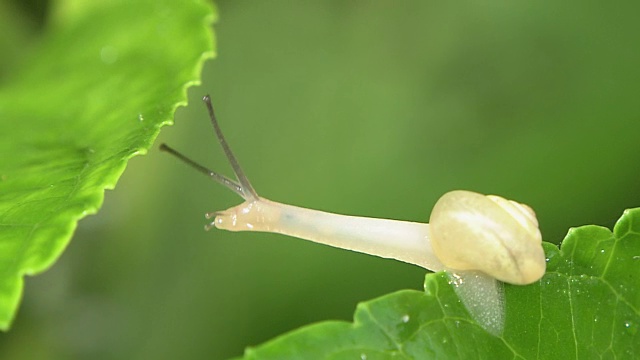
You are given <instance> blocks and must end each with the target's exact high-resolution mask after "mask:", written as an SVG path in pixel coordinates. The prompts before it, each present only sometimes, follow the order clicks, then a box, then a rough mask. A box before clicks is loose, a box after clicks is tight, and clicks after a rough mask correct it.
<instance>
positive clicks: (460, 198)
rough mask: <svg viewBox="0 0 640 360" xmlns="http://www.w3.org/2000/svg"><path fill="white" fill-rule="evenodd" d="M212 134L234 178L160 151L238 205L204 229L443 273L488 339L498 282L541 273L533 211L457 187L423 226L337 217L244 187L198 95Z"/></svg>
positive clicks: (523, 280) (499, 309) (499, 311)
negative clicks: (275, 237) (285, 239)
mask: <svg viewBox="0 0 640 360" xmlns="http://www.w3.org/2000/svg"><path fill="white" fill-rule="evenodd" d="M203 100H204V102H205V104H206V105H207V108H208V110H209V115H210V118H211V122H212V124H213V127H214V130H215V132H216V136H217V138H218V141H219V142H220V145H221V146H222V148H223V150H224V152H225V154H226V156H227V159H228V160H229V162H230V164H231V166H232V168H233V170H234V172H235V174H236V178H237V181H234V180H232V179H229V178H227V177H225V176H224V175H221V174H218V173H216V172H214V171H211V170H209V169H207V168H205V167H204V166H202V165H200V164H197V163H195V162H194V161H193V160H191V159H189V158H187V157H186V156H184V155H182V154H180V153H179V152H177V151H176V150H174V149H172V148H170V147H168V146H167V145H165V144H162V145H161V146H160V148H161V150H164V151H167V152H169V153H171V154H173V155H175V156H177V157H178V158H180V159H181V160H183V161H185V162H186V163H188V164H189V165H191V166H193V167H194V168H196V169H197V170H198V171H200V172H202V173H204V174H206V175H208V176H210V177H211V178H213V179H214V180H216V181H217V182H219V183H221V184H222V185H224V186H226V187H228V188H229V189H231V190H232V191H234V192H235V193H236V194H238V195H239V196H241V197H242V198H243V199H244V200H245V201H244V202H243V203H241V204H239V205H237V206H234V207H231V208H229V209H226V210H223V211H216V212H211V213H207V214H206V216H207V218H208V219H212V221H211V222H210V223H209V224H208V225H207V226H205V228H206V229H207V230H209V229H210V228H212V227H216V228H219V229H224V230H230V231H262V232H273V233H280V234H285V235H289V236H294V237H297V238H301V239H305V240H310V241H314V242H317V243H322V244H326V245H330V246H334V247H339V248H343V249H348V250H353V251H358V252H362V253H366V254H370V255H376V256H380V257H384V258H392V259H396V260H400V261H403V262H407V263H411V264H415V265H418V266H420V267H423V268H425V269H427V270H430V271H434V272H437V271H443V270H445V271H447V272H448V273H449V274H450V277H451V279H452V281H451V284H453V285H454V286H455V288H456V292H457V294H458V295H459V297H460V298H461V300H462V301H463V303H464V304H465V306H466V307H467V309H468V310H469V312H470V314H471V315H472V316H473V318H474V319H476V321H477V322H478V323H479V324H480V325H481V326H482V327H483V328H485V329H486V330H487V331H489V332H490V333H492V334H494V335H498V334H499V333H501V332H502V327H503V323H504V305H503V301H502V296H503V295H502V290H501V285H500V283H498V281H497V280H500V281H503V282H507V283H510V284H514V285H526V284H530V283H533V282H536V281H538V280H539V279H540V278H541V277H542V276H543V275H544V272H545V256H544V252H543V250H542V237H541V235H540V231H539V229H538V222H537V220H536V217H535V213H534V212H533V210H532V209H531V208H530V207H528V206H527V205H524V204H520V203H517V202H514V201H511V200H506V199H504V198H502V197H499V196H495V195H488V196H485V195H482V194H479V193H475V192H471V191H463V190H455V191H451V192H448V193H446V194H444V195H443V196H442V197H441V198H440V199H439V200H438V201H437V202H436V204H435V206H434V208H433V210H432V213H431V217H430V224H425V223H417V222H409V221H399V220H390V219H375V218H368V217H358V216H348V215H339V214H334V213H329V212H324V211H318V210H312V209H306V208H302V207H297V206H292V205H287V204H282V203H278V202H275V201H271V200H268V199H265V198H263V197H260V196H259V195H258V194H257V193H256V191H255V190H254V189H253V187H252V186H251V184H250V182H249V180H248V178H247V177H246V176H245V175H244V172H243V171H242V169H241V168H240V165H239V164H238V161H237V160H236V158H235V156H234V154H233V152H232V151H231V149H230V147H229V145H228V144H227V142H226V140H225V138H224V136H223V134H222V131H221V130H220V126H219V125H218V122H217V121H216V118H215V115H214V112H213V106H212V105H211V100H210V98H209V96H208V95H207V96H205V97H204V99H203Z"/></svg>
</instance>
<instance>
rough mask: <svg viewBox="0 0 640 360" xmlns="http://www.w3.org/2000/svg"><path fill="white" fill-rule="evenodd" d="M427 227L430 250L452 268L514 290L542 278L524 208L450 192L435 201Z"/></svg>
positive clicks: (534, 226) (530, 218) (532, 220)
mask: <svg viewBox="0 0 640 360" xmlns="http://www.w3.org/2000/svg"><path fill="white" fill-rule="evenodd" d="M430 226H431V227H430V229H429V231H430V237H431V246H432V248H433V251H434V253H435V254H436V256H437V257H438V259H439V260H440V261H441V262H442V263H443V264H444V265H445V266H446V267H448V268H450V269H454V270H462V271H465V270H475V271H482V272H484V273H486V274H488V275H490V276H493V277H494V278H496V279H498V280H501V281H504V282H507V283H510V284H516V285H526V284H530V283H532V282H535V281H537V280H539V279H540V278H541V277H542V276H543V275H544V272H545V268H546V263H545V255H544V251H543V249H542V246H541V243H542V235H541V234H540V230H539V229H538V221H537V220H536V216H535V213H534V212H533V210H532V209H531V208H530V207H528V206H527V205H524V204H520V203H517V202H515V201H511V200H507V199H504V198H502V197H499V196H495V195H486V196H485V195H482V194H478V193H475V192H471V191H463V190H456V191H451V192H448V193H446V194H444V195H443V196H442V197H441V198H440V199H439V200H438V202H436V205H435V206H434V208H433V211H432V213H431V220H430Z"/></svg>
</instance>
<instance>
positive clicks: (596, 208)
mask: <svg viewBox="0 0 640 360" xmlns="http://www.w3.org/2000/svg"><path fill="white" fill-rule="evenodd" d="M5 1H6V0H5ZM16 3H18V2H16ZM7 4H9V5H7ZM639 4H640V3H634V2H623V3H607V4H604V3H601V4H599V3H586V2H578V1H572V2H562V4H558V3H556V2H554V1H540V2H535V3H529V2H502V1H490V2H483V3H482V4H480V3H476V2H439V1H405V2H393V3H392V2H372V1H370V2H365V1H338V0H334V1H302V2H301V1H269V2H250V1H231V0H227V1H218V2H216V5H217V7H218V9H219V14H220V20H219V22H218V23H217V24H216V26H215V31H216V37H217V40H218V48H217V51H218V57H217V58H216V59H215V60H214V61H210V62H209V63H207V64H206V66H205V69H204V75H203V85H202V86H201V87H199V88H192V89H191V90H190V91H189V95H190V102H189V103H190V105H189V106H188V107H187V108H181V109H179V110H178V112H177V114H176V123H175V126H173V127H170V128H165V129H164V130H163V132H162V134H161V136H160V138H159V139H158V141H157V144H159V143H160V142H168V143H169V144H171V145H172V146H174V147H176V148H178V149H180V150H182V151H183V152H185V153H187V154H190V155H191V156H192V157H194V158H195V159H197V160H198V161H201V162H203V163H205V164H206V165H208V166H210V167H213V168H214V169H217V170H220V171H222V172H226V173H228V174H230V173H231V171H230V169H229V167H228V165H227V164H226V160H225V159H224V157H223V155H222V151H221V150H220V149H219V146H218V145H217V143H216V141H215V139H214V136H213V133H212V131H211V128H210V124H209V122H208V119H207V116H206V111H205V109H204V106H203V105H202V104H201V102H200V100H199V99H200V98H201V97H202V95H204V94H205V93H211V95H212V98H213V100H214V103H215V106H216V111H217V115H218V117H219V120H220V122H221V124H222V128H223V130H224V132H225V134H226V136H227V138H228V140H229V142H230V143H231V145H232V147H233V148H234V150H235V152H236V155H237V156H238V158H239V160H240V161H241V163H242V165H243V167H244V170H245V172H246V173H247V174H248V175H249V177H250V179H251V181H252V183H253V184H254V186H255V187H256V189H257V191H258V192H259V193H260V194H261V195H262V196H265V197H267V198H270V199H273V200H277V201H281V202H286V203H291V204H294V205H300V206H305V207H311V208H316V209H321V210H327V211H334V212H340V213H347V214H356V215H365V216H373V217H383V218H394V219H403V220H413V221H422V222H426V221H428V217H429V213H430V210H431V207H432V206H433V204H434V203H435V201H436V200H437V199H438V197H439V196H440V195H442V194H443V193H445V192H446V191H449V190H452V189H468V190H475V191H479V192H483V193H496V194H499V195H502V196H505V197H507V198H511V199H516V200H518V201H521V202H525V203H527V204H529V205H531V206H532V207H533V208H534V209H535V210H536V212H537V213H538V218H539V221H540V223H541V229H542V232H543V237H544V239H545V240H546V241H549V242H554V243H558V242H559V241H560V240H561V239H562V237H563V236H564V234H565V233H566V231H567V229H568V228H569V227H572V226H579V225H583V224H591V223H593V224H600V225H605V226H608V227H611V226H612V225H613V224H614V222H615V220H616V219H617V218H618V217H619V216H620V215H621V213H622V211H623V210H624V209H625V208H628V207H636V206H640V192H639V191H638V184H639V183H640V181H639V180H640V166H639V161H638V154H640V141H639V138H640V107H639V103H640V101H639V99H638V96H639V94H640V46H639V45H638V44H639V42H638V35H639V34H640V22H638V21H637V14H638V10H640V5H639ZM14 5H15V4H14ZM2 7H3V9H5V10H6V9H12V11H14V12H15V13H7V12H6V11H5V15H4V16H2V17H3V18H11V19H13V20H12V23H15V24H14V25H12V26H13V29H15V31H21V32H22V35H21V36H22V37H23V39H24V41H25V42H28V39H30V38H33V37H37V36H38V31H39V29H41V22H42V20H43V16H45V15H44V14H46V11H43V10H42V9H43V8H44V9H46V3H43V2H37V1H36V2H34V5H33V6H32V8H31V10H28V9H27V10H26V11H25V10H24V9H22V8H16V7H15V6H13V5H11V4H10V3H5V4H4V5H2ZM5 26H8V25H5ZM3 45H4V44H3ZM14 50H15V49H14ZM14 50H11V51H9V50H7V52H6V53H5V54H6V55H5V56H4V57H3V58H4V60H3V62H2V63H1V64H2V65H3V66H5V67H6V66H8V65H7V64H11V62H12V61H14V62H15V61H16V60H15V59H18V58H19V55H16V52H15V51H14ZM239 201H240V199H238V198H237V197H236V196H235V195H234V194H232V193H230V192H228V191H227V190H225V189H224V188H222V187H220V186H217V185H216V184H215V183H213V182H211V181H210V180H209V179H207V178H205V177H203V176H202V175H200V174H198V173H196V172H194V171H192V170H190V169H188V168H187V167H185V166H184V165H183V164H180V163H178V162H177V161H176V160H175V159H173V158H171V157H169V156H168V155H166V154H163V153H160V152H159V151H157V148H154V149H152V150H151V151H150V152H149V154H148V155H147V156H141V157H136V158H134V159H132V160H131V161H130V164H129V166H128V168H127V170H126V172H125V173H124V175H123V177H122V179H121V180H120V182H119V184H118V186H117V188H116V190H115V191H109V192H107V194H106V199H105V203H104V206H103V208H102V210H101V211H100V212H99V214H98V215H97V216H92V217H89V218H86V219H84V220H82V221H81V222H80V224H79V228H78V230H77V233H76V235H75V237H74V239H73V241H72V242H71V244H70V246H69V247H68V249H67V251H66V252H65V253H64V255H63V256H62V257H61V259H60V260H59V261H58V263H57V264H56V265H55V266H54V267H53V268H52V269H51V270H49V271H48V272H46V273H44V274H42V275H39V276H37V277H34V278H28V279H27V281H26V288H25V296H24V300H23V304H22V306H21V309H20V312H19V313H18V317H17V319H16V321H15V324H14V326H13V329H12V330H11V331H10V332H9V333H6V334H0V359H36V358H37V359H74V358H75V359H88V358H90V359H169V358H209V359H222V358H228V357H231V356H235V355H240V354H241V353H242V351H243V349H244V347H245V346H248V345H256V344H259V343H261V342H264V341H266V340H268V339H270V338H273V337H274V336H276V335H279V334H281V333H283V332H286V331H289V330H292V329H295V328H297V327H299V326H302V325H305V324H309V323H312V322H316V321H321V320H327V319H342V320H351V315H352V313H353V310H354V308H355V306H356V304H357V303H358V302H359V301H363V300H367V299H371V298H374V297H377V296H380V295H383V294H386V293H388V292H392V291H395V290H399V289H405V288H413V289H421V286H422V282H423V278H424V275H425V271H424V270H422V269H420V268H417V267H414V266H411V265H406V264H402V263H397V262H394V261H390V260H383V259H378V258H374V257H370V256H366V255H361V254H356V253H351V252H348V251H343V250H337V249H331V248H328V247H325V246H321V245H316V244H312V243H307V242H303V241H300V240H297V239H292V238H287V237H284V236H279V235H272V234H252V233H229V232H223V231H218V230H213V231H211V232H205V231H204V230H203V225H204V224H205V222H206V221H205V219H204V217H203V214H204V213H205V212H206V211H213V210H220V209H224V208H227V207H230V206H233V205H236V204H237V203H239Z"/></svg>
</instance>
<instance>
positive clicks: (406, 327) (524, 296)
mask: <svg viewBox="0 0 640 360" xmlns="http://www.w3.org/2000/svg"><path fill="white" fill-rule="evenodd" d="M544 247H545V252H546V254H547V257H548V263H547V272H546V274H545V276H544V277H543V278H542V279H541V280H540V281H539V282H537V283H535V284H532V285H529V286H513V285H505V295H506V324H505V331H504V333H503V335H502V336H500V337H494V336H491V335H490V334H488V333H486V332H485V331H483V330H482V328H481V327H480V326H479V325H478V324H476V323H475V322H474V321H473V320H472V319H471V318H470V317H469V314H468V313H467V311H466V310H465V308H464V306H462V304H461V303H460V301H459V300H458V299H457V297H456V295H455V292H454V290H453V287H452V286H451V285H449V279H448V276H447V275H446V274H444V273H436V274H429V275H427V276H426V280H425V290H426V291H425V292H419V291H413V290H405V291H399V292H396V293H393V294H389V295H386V296H383V297H381V298H378V299H375V300H372V301H368V302H364V303H361V304H360V305H359V306H358V308H357V309H356V313H355V317H354V323H353V324H350V323H346V322H339V321H332V322H323V323H320V324H316V325H311V326H308V327H304V328H301V329H299V330H296V331H293V332H291V333H289V334H286V335H283V336H281V337H279V338H276V339H275V340H272V341H270V342H267V343H266V344H264V345H261V346H259V347H257V348H255V349H251V348H250V349H247V350H246V353H245V356H244V358H245V359H302V358H304V359H367V360H372V359H389V358H393V359H427V358H446V359H451V358H456V359H475V358H482V359H507V358H517V359H593V358H624V359H634V358H638V356H640V334H639V332H638V330H639V329H640V208H636V209H633V210H627V211H626V212H625V213H624V215H623V216H622V218H621V219H620V220H619V221H618V222H617V224H616V226H615V228H614V231H613V233H611V231H610V230H608V229H606V228H603V227H599V226H593V225H590V226H583V227H579V228H574V229H571V230H570V231H569V233H568V235H567V237H566V238H565V239H564V241H563V243H562V246H561V248H560V249H558V248H557V247H556V246H555V245H552V244H549V243H544Z"/></svg>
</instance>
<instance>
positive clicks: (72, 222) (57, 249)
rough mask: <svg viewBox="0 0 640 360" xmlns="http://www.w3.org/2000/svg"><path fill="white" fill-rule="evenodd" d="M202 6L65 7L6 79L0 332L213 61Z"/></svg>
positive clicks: (207, 11) (208, 18) (0, 165)
mask: <svg viewBox="0 0 640 360" xmlns="http://www.w3.org/2000/svg"><path fill="white" fill-rule="evenodd" d="M213 20H214V13H213V9H212V8H211V6H209V5H208V4H207V3H206V2H205V1H203V0H191V1H177V0H160V1H156V0H142V1H124V0H121V1H105V2H103V1H97V2H94V1H80V0H67V1H58V2H56V3H55V4H54V5H53V12H52V16H51V17H50V19H49V21H48V24H47V27H46V29H45V30H44V32H43V34H42V36H41V38H40V39H38V42H37V44H35V45H34V46H33V48H32V49H31V51H30V54H29V55H28V56H26V57H25V58H24V59H23V60H22V61H21V62H20V65H19V66H17V67H15V68H12V69H11V71H10V72H8V74H7V76H6V77H4V78H3V79H2V81H1V82H0V329H3V330H6V329H7V328H8V327H9V325H10V323H11V320H12V318H13V317H14V315H15V312H16V309H17V307H18V303H19V301H20V297H21V292H22V286H23V275H25V274H27V275H33V274H37V273H39V272H42V271H44V270H45V269H47V268H48V267H49V266H51V265H52V264H53V263H54V262H55V260H56V259H57V258H58V257H59V256H60V254H61V253H62V251H63V250H64V248H65V246H66V245H67V244H68V242H69V240H70V238H71V236H72V234H73V231H74V229H75V228H76V224H77V221H78V220H79V219H81V218H83V217H84V216H86V215H88V214H93V213H95V212H96V211H97V210H98V209H99V208H100V206H101V204H102V200H103V197H104V190H105V189H112V188H113V187H114V186H115V184H116V182H117V180H118V178H119V177H120V175H121V174H122V172H123V171H124V169H125V167H126V165H127V161H128V160H129V159H130V158H131V157H132V156H134V155H137V154H144V153H146V151H147V150H148V149H149V148H150V147H151V145H152V144H153V141H154V139H155V138H156V136H157V135H158V132H159V130H160V127H162V126H163V125H167V124H171V122H172V118H173V113H174V110H175V109H176V107H177V106H179V105H184V104H185V103H186V89H187V88H188V87H189V86H191V85H194V84H198V83H199V81H200V80H199V78H200V72H201V68H202V64H203V62H204V60H205V59H207V58H211V57H213V39H212V32H211V24H212V22H213Z"/></svg>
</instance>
